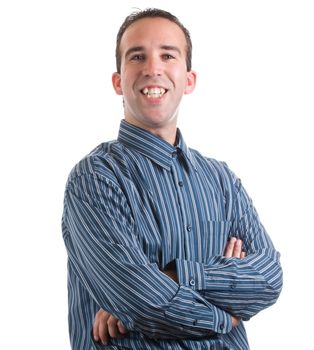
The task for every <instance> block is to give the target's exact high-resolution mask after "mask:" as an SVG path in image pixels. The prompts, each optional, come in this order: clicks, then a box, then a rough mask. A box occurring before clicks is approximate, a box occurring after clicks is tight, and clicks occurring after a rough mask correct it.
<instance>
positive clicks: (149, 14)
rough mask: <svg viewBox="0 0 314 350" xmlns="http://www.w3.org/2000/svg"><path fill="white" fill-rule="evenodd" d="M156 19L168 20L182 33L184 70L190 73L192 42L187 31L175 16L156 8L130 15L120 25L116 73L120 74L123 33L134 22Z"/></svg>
mask: <svg viewBox="0 0 314 350" xmlns="http://www.w3.org/2000/svg"><path fill="white" fill-rule="evenodd" d="M154 17H155V18H156V17H161V18H165V19H168V20H169V21H171V22H173V23H175V24H176V25H177V26H178V27H180V28H181V30H182V32H183V33H184V36H185V40H186V68H187V71H190V70H191V69H192V41H191V37H190V33H189V31H188V30H187V29H186V28H185V27H184V25H183V24H182V23H181V22H180V21H179V20H178V18H177V17H176V16H174V15H173V14H171V13H170V12H167V11H164V10H160V9H156V8H148V9H145V10H143V11H138V12H134V13H132V14H130V15H129V16H127V17H126V19H125V20H124V22H123V23H122V25H121V27H120V29H119V31H118V34H117V43H116V66H117V72H118V73H120V70H121V51H120V44H121V39H122V36H123V34H124V32H125V31H126V30H127V28H128V27H129V26H130V25H131V24H133V23H134V22H136V21H138V20H140V19H143V18H154Z"/></svg>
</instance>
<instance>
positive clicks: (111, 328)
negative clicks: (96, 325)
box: [107, 315, 119, 338]
mask: <svg viewBox="0 0 314 350" xmlns="http://www.w3.org/2000/svg"><path fill="white" fill-rule="evenodd" d="M118 321H119V320H118V319H117V318H116V317H114V316H112V315H111V316H110V317H109V319H108V321H107V325H108V332H109V335H110V337H111V338H117V337H118V336H119V329H118V325H117V324H118Z"/></svg>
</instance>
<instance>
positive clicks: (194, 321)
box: [164, 286, 232, 335]
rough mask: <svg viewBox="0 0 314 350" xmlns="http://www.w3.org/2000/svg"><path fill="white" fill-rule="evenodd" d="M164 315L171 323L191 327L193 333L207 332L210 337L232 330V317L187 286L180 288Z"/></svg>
mask: <svg viewBox="0 0 314 350" xmlns="http://www.w3.org/2000/svg"><path fill="white" fill-rule="evenodd" d="M164 315H165V317H166V318H167V319H168V320H169V321H171V322H174V323H177V324H181V325H182V326H183V327H189V328H190V330H191V331H192V330H193V329H194V330H197V329H204V330H207V331H208V335H210V334H211V332H215V333H219V334H225V333H228V332H230V331H231V329H232V320H231V316H230V315H229V314H228V313H227V312H225V311H223V310H221V309H219V308H218V307H216V306H215V305H213V304H210V303H209V302H207V301H206V300H205V299H204V298H202V297H201V296H200V295H199V294H198V293H197V292H194V291H191V289H190V288H186V287H185V286H181V287H179V290H178V292H177V294H176V295H175V297H174V298H173V299H172V300H171V302H170V304H169V306H168V307H167V308H166V309H165V311H164Z"/></svg>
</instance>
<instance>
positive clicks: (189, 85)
mask: <svg viewBox="0 0 314 350" xmlns="http://www.w3.org/2000/svg"><path fill="white" fill-rule="evenodd" d="M186 79H187V82H186V87H185V91H184V93H185V94H186V95H188V94H190V93H191V92H193V90H194V88H195V85H196V72H194V71H193V70H191V71H189V72H187V77H186Z"/></svg>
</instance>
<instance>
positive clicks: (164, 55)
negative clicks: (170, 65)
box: [162, 53, 175, 61]
mask: <svg viewBox="0 0 314 350" xmlns="http://www.w3.org/2000/svg"><path fill="white" fill-rule="evenodd" d="M162 58H163V59H164V60H165V61H168V60H173V59H175V57H174V56H173V55H170V53H165V54H163V55H162Z"/></svg>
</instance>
